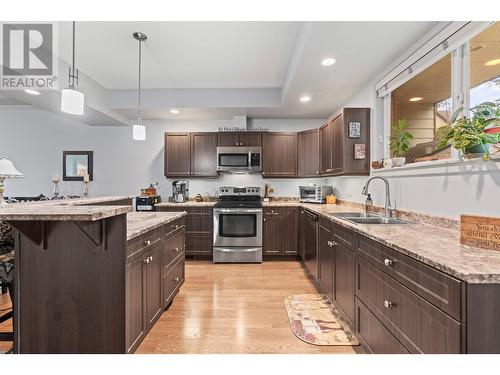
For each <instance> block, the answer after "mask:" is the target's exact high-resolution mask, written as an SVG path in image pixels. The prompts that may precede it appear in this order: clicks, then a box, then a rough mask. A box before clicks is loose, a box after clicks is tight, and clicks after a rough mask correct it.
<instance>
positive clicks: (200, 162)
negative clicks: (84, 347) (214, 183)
mask: <svg viewBox="0 0 500 375" xmlns="http://www.w3.org/2000/svg"><path fill="white" fill-rule="evenodd" d="M191 175H192V176H198V177H216V176H217V133H191Z"/></svg>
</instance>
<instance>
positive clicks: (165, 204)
mask: <svg viewBox="0 0 500 375" xmlns="http://www.w3.org/2000/svg"><path fill="white" fill-rule="evenodd" d="M216 203H217V201H214V202H205V201H203V202H196V201H187V202H184V203H175V202H161V203H157V204H156V205H155V206H156V207H212V206H214V205H215V204H216Z"/></svg>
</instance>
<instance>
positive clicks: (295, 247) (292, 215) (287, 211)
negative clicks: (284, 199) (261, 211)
mask: <svg viewBox="0 0 500 375" xmlns="http://www.w3.org/2000/svg"><path fill="white" fill-rule="evenodd" d="M282 213H283V220H282V224H281V225H282V228H281V233H283V239H284V243H283V255H297V254H298V251H299V211H298V209H297V207H283V209H282Z"/></svg>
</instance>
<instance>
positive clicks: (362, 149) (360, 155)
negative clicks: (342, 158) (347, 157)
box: [354, 143, 366, 160]
mask: <svg viewBox="0 0 500 375" xmlns="http://www.w3.org/2000/svg"><path fill="white" fill-rule="evenodd" d="M354 159H356V160H362V159H366V146H365V144H364V143H356V144H355V145H354Z"/></svg>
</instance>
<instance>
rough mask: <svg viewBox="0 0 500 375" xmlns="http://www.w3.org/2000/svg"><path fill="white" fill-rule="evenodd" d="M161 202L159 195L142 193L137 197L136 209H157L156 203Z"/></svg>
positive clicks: (152, 210)
mask: <svg viewBox="0 0 500 375" xmlns="http://www.w3.org/2000/svg"><path fill="white" fill-rule="evenodd" d="M160 202H161V197H160V196H159V195H141V196H140V197H136V198H135V210H136V211H143V212H144V211H151V212H154V211H156V205H157V204H158V203H160Z"/></svg>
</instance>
